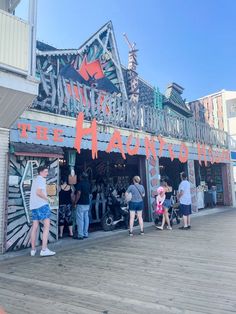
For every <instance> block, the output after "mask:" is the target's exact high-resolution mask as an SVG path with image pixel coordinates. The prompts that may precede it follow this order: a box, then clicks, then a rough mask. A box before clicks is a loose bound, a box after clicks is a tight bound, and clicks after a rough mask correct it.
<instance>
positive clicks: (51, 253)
mask: <svg viewBox="0 0 236 314" xmlns="http://www.w3.org/2000/svg"><path fill="white" fill-rule="evenodd" d="M55 254H56V252H53V251H51V250H49V249H48V248H46V249H45V250H41V251H40V256H53V255H55Z"/></svg>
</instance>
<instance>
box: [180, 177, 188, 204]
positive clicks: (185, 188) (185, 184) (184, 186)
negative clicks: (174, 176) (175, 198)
mask: <svg viewBox="0 0 236 314" xmlns="http://www.w3.org/2000/svg"><path fill="white" fill-rule="evenodd" d="M181 191H182V192H183V195H182V196H181V197H180V199H179V201H180V204H183V205H191V192H190V183H189V182H188V180H183V181H182V182H181V183H180V185H179V192H181Z"/></svg>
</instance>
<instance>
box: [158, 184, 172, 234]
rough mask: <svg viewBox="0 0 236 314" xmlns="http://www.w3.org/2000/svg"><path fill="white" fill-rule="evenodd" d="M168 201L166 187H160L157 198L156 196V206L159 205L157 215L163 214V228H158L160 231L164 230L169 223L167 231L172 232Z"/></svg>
mask: <svg viewBox="0 0 236 314" xmlns="http://www.w3.org/2000/svg"><path fill="white" fill-rule="evenodd" d="M167 201H168V200H166V190H165V188H164V187H162V186H160V187H159V188H158V189H157V196H156V205H157V213H158V214H162V224H161V226H158V227H156V228H157V229H159V230H163V229H164V226H165V224H166V223H167V229H168V230H172V228H171V225H170V219H169V213H168V209H169V207H168V206H167Z"/></svg>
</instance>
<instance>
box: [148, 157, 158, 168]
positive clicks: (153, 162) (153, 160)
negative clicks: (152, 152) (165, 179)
mask: <svg viewBox="0 0 236 314" xmlns="http://www.w3.org/2000/svg"><path fill="white" fill-rule="evenodd" d="M149 163H150V165H152V166H153V167H156V166H157V162H156V160H155V159H154V158H153V157H151V158H150V159H149Z"/></svg>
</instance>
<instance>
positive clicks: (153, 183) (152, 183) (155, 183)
mask: <svg viewBox="0 0 236 314" xmlns="http://www.w3.org/2000/svg"><path fill="white" fill-rule="evenodd" d="M157 185H158V180H157V179H152V180H151V186H152V187H153V186H157Z"/></svg>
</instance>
